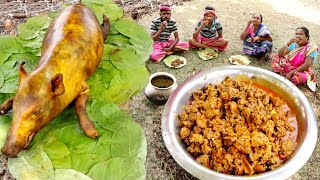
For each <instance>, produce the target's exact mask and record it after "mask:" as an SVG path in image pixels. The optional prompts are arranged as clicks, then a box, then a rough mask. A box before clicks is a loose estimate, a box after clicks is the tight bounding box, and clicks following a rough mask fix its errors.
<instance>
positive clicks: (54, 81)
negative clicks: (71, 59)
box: [51, 73, 64, 96]
mask: <svg viewBox="0 0 320 180" xmlns="http://www.w3.org/2000/svg"><path fill="white" fill-rule="evenodd" d="M51 91H52V93H53V95H54V96H60V95H62V94H63V93H64V85H63V76H62V74H60V73H59V74H56V75H55V76H53V77H52V78H51Z"/></svg>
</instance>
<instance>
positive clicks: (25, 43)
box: [19, 35, 44, 49]
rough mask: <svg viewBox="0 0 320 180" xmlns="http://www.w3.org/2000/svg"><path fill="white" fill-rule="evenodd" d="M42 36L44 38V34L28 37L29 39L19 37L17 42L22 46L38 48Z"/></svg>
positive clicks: (40, 44)
mask: <svg viewBox="0 0 320 180" xmlns="http://www.w3.org/2000/svg"><path fill="white" fill-rule="evenodd" d="M43 38H44V35H39V36H37V38H34V39H30V40H22V39H19V42H20V44H21V45H22V46H23V47H28V48H31V49H39V48H41V46H42V41H43Z"/></svg>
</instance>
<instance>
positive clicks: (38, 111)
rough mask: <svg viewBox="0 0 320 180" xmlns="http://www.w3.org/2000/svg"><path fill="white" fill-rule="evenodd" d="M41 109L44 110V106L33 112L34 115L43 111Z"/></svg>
mask: <svg viewBox="0 0 320 180" xmlns="http://www.w3.org/2000/svg"><path fill="white" fill-rule="evenodd" d="M41 111H42V108H40V109H38V110H37V111H35V112H33V115H37V114H39V113H41Z"/></svg>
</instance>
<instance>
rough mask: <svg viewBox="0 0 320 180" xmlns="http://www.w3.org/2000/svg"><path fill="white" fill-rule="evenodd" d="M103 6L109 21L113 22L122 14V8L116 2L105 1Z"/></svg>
mask: <svg viewBox="0 0 320 180" xmlns="http://www.w3.org/2000/svg"><path fill="white" fill-rule="evenodd" d="M103 7H104V9H105V10H106V12H107V16H108V18H109V19H110V21H111V22H114V21H116V20H117V19H120V18H121V17H122V16H123V10H122V9H121V8H120V7H118V6H117V5H116V4H111V3H105V4H104V5H103Z"/></svg>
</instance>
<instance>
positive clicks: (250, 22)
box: [247, 19, 254, 27]
mask: <svg viewBox="0 0 320 180" xmlns="http://www.w3.org/2000/svg"><path fill="white" fill-rule="evenodd" d="M253 21H254V20H253V19H250V20H249V21H248V23H247V26H248V27H249V26H250V24H252V23H253Z"/></svg>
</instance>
